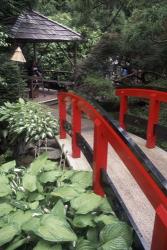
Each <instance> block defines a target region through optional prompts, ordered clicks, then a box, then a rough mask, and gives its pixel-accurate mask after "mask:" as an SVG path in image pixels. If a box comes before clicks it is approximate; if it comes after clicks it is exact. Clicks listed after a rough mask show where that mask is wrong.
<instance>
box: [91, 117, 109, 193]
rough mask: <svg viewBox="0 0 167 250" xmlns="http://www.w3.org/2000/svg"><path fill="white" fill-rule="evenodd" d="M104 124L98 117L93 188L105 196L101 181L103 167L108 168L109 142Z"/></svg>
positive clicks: (95, 126)
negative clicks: (104, 132) (104, 130)
mask: <svg viewBox="0 0 167 250" xmlns="http://www.w3.org/2000/svg"><path fill="white" fill-rule="evenodd" d="M102 127H103V125H102V123H101V122H100V121H99V120H98V119H96V120H95V122H94V146H93V152H94V154H93V190H94V192H95V193H96V194H98V195H101V196H103V195H104V194H105V193H104V190H103V187H102V185H101V182H100V176H101V169H102V168H103V169H106V168H107V153H108V142H107V140H106V138H105V136H104V134H103V130H102V129H103V128H102Z"/></svg>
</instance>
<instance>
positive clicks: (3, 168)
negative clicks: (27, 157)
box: [0, 161, 16, 173]
mask: <svg viewBox="0 0 167 250" xmlns="http://www.w3.org/2000/svg"><path fill="white" fill-rule="evenodd" d="M15 166H16V162H15V161H9V162H7V163H4V164H3V165H1V166H0V172H3V173H8V172H9V171H10V170H11V169H14V168H15Z"/></svg>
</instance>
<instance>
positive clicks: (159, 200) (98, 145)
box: [58, 90, 167, 250]
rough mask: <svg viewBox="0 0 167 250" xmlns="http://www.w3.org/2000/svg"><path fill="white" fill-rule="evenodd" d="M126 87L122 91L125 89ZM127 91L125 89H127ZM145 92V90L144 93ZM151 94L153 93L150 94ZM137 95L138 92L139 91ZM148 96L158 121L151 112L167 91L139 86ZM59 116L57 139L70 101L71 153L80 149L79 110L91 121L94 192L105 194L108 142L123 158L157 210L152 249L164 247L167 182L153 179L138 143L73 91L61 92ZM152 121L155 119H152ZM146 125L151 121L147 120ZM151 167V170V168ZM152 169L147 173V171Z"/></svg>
mask: <svg viewBox="0 0 167 250" xmlns="http://www.w3.org/2000/svg"><path fill="white" fill-rule="evenodd" d="M124 91H125V92H124ZM127 91H128V90H127ZM126 93H127V92H126V90H123V91H122V90H118V91H117V94H120V95H121V110H122V111H121V112H122V115H121V125H122V127H124V123H123V114H125V111H126V109H124V106H123V104H125V107H126V105H127V95H126ZM128 93H129V94H132V95H134V94H135V93H136V92H135V90H129V92H128ZM144 93H145V94H144ZM153 94H154V96H153ZM138 95H139V94H138ZM148 95H150V96H151V104H150V113H151V114H150V115H151V118H150V120H151V121H150V123H151V124H152V123H153V124H154V123H155V122H157V115H156V116H154V114H153V111H152V110H153V109H154V108H155V106H156V110H157V112H158V110H159V104H157V103H158V102H159V101H164V100H166V94H164V95H160V94H159V92H156V93H155V92H151V91H150V92H149V91H146V92H145V91H143V92H142V90H141V92H140V96H145V97H148ZM58 100H59V116H60V139H65V138H66V130H65V126H64V124H65V122H66V115H67V112H66V103H67V102H68V103H69V102H71V104H72V156H73V157H74V158H79V157H80V152H81V149H80V147H79V146H78V144H77V134H80V133H81V112H84V113H86V114H87V115H88V116H89V117H90V119H91V120H92V121H93V122H94V145H93V189H94V192H95V193H96V194H99V195H101V196H103V195H104V194H105V192H104V188H103V185H102V184H101V173H102V170H104V171H106V169H107V152H108V144H111V146H112V147H113V148H114V150H115V151H116V153H117V154H118V156H119V157H120V158H121V159H122V161H123V162H124V164H125V166H126V167H127V168H128V170H129V171H130V173H131V174H132V175H133V177H134V178H135V180H136V181H137V183H138V184H139V186H140V187H141V189H142V190H143V192H144V193H145V195H146V196H147V198H148V199H149V201H150V202H151V204H152V206H153V207H154V209H155V210H156V218H155V225H154V233H153V239H152V247H151V250H166V249H167V196H166V193H167V185H166V180H163V181H162V182H164V183H162V182H161V181H156V178H157V176H156V174H155V175H154V171H155V172H156V169H155V167H154V165H153V164H152V163H151V162H150V161H149V159H148V158H147V157H146V156H145V155H144V154H143V152H142V151H141V150H140V149H139V147H138V146H137V145H136V144H135V143H134V142H132V141H131V139H130V138H129V136H128V134H127V133H126V132H125V131H124V130H123V129H122V128H120V127H119V126H118V124H117V123H116V122H115V121H113V120H111V119H110V118H108V117H107V115H106V114H104V113H103V114H102V115H101V113H100V112H99V109H100V108H99V107H94V106H93V105H91V104H90V103H89V102H88V101H86V100H85V99H84V98H83V97H81V96H78V95H76V94H74V93H72V92H60V93H59V94H58ZM153 121H154V122H153ZM149 127H152V125H150V124H149ZM153 170H154V171H153ZM151 171H152V173H151V174H150V172H151Z"/></svg>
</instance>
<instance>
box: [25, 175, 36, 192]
mask: <svg viewBox="0 0 167 250" xmlns="http://www.w3.org/2000/svg"><path fill="white" fill-rule="evenodd" d="M23 187H24V188H25V189H26V190H28V191H30V192H33V191H35V190H36V189H37V178H36V176H34V175H31V174H28V173H27V174H25V175H24V176H23Z"/></svg>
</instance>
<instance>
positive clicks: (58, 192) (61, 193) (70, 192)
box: [51, 186, 79, 201]
mask: <svg viewBox="0 0 167 250" xmlns="http://www.w3.org/2000/svg"><path fill="white" fill-rule="evenodd" d="M51 195H53V196H57V197H61V198H62V199H63V200H65V201H70V200H72V199H73V198H75V197H77V196H78V195H79V193H78V192H77V191H76V190H75V189H74V188H73V187H70V186H63V187H58V188H55V189H54V190H53V192H52V193H51Z"/></svg>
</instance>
